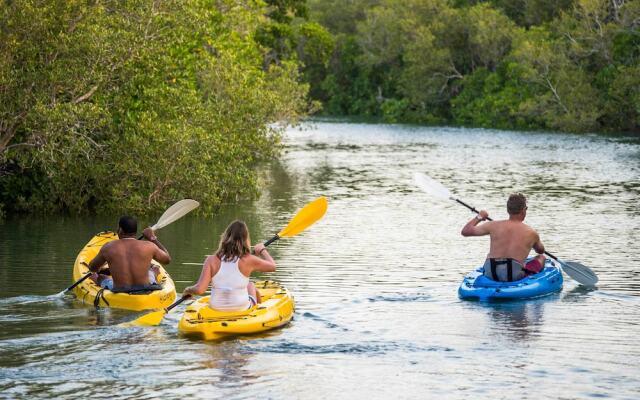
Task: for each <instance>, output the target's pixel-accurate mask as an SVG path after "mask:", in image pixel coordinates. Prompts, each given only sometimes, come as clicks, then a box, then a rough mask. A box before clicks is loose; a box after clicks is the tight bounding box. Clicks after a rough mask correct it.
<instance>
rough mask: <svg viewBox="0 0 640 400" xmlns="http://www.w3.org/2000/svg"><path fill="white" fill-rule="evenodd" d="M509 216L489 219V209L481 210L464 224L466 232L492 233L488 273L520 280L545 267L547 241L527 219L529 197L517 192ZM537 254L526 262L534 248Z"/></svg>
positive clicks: (498, 278)
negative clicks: (543, 242)
mask: <svg viewBox="0 0 640 400" xmlns="http://www.w3.org/2000/svg"><path fill="white" fill-rule="evenodd" d="M507 212H508V213H509V219H507V220H502V221H487V222H485V223H483V224H480V222H482V221H485V220H486V219H488V217H489V213H487V211H485V210H481V211H480V212H479V213H478V215H477V216H475V217H474V218H473V219H471V221H469V222H467V224H466V225H465V226H464V228H462V236H483V235H489V236H490V238H491V245H490V249H489V254H488V255H487V259H486V261H485V263H484V275H485V276H486V277H488V278H489V279H493V280H495V281H501V282H511V281H517V280H520V279H522V278H524V277H525V276H527V275H530V274H535V273H538V272H540V271H542V269H543V267H544V262H545V256H544V245H543V244H542V241H541V240H540V237H539V236H538V233H537V232H536V231H535V230H534V229H533V228H531V227H530V226H528V225H527V224H525V223H524V222H523V221H524V219H525V217H526V216H527V199H526V198H525V197H524V195H523V194H521V193H517V194H512V195H511V196H509V199H508V200H507ZM532 248H533V249H534V250H535V251H536V253H537V256H536V257H535V258H533V259H532V260H531V261H529V262H527V263H525V261H526V258H527V256H528V255H529V252H530V251H531V249H532Z"/></svg>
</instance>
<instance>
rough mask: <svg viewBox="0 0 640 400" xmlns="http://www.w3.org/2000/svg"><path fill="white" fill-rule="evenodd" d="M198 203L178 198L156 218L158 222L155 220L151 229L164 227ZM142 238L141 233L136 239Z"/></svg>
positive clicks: (193, 208) (195, 206) (194, 207)
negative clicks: (177, 200)
mask: <svg viewBox="0 0 640 400" xmlns="http://www.w3.org/2000/svg"><path fill="white" fill-rule="evenodd" d="M199 205H200V203H198V202H197V201H195V200H192V199H182V200H180V201H179V202H177V203H176V204H174V205H172V206H171V207H169V208H167V211H165V212H164V213H163V214H162V215H161V216H160V218H159V219H158V222H156V223H155V225H153V226H151V230H154V231H157V230H158V229H161V228H164V227H165V226H167V225H169V224H170V223H172V222H174V221H176V220H178V219H180V218H182V217H183V216H185V215H186V214H188V213H189V212H191V211H192V210H195V209H196V208H198V206H199ZM142 238H143V236H142V235H141V236H140V237H139V238H138V239H142Z"/></svg>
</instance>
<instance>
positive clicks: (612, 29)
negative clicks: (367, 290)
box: [0, 0, 640, 215]
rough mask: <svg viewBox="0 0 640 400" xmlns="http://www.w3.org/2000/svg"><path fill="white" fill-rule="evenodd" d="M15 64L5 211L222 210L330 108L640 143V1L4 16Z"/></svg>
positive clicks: (138, 6)
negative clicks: (290, 129)
mask: <svg viewBox="0 0 640 400" xmlns="http://www.w3.org/2000/svg"><path fill="white" fill-rule="evenodd" d="M0 52H1V54H2V57H0V215H1V214H2V212H3V209H4V210H5V211H7V212H10V213H20V212H48V211H64V212H70V213H76V214H77V213H87V212H98V213H113V212H141V211H145V210H147V211H148V210H154V209H162V208H165V207H166V206H167V205H168V204H170V203H171V202H173V201H175V200H177V199H180V198H184V197H193V198H197V199H198V200H200V201H201V202H202V204H203V207H202V208H203V209H204V211H207V212H211V211H214V210H215V209H216V207H217V206H219V205H220V204H221V203H223V202H226V201H235V200H237V199H239V198H246V197H251V196H254V195H255V194H256V193H255V188H256V185H255V181H256V174H255V167H256V165H257V164H258V163H259V162H260V161H263V160H267V159H269V158H271V157H274V156H275V155H277V153H278V149H279V139H280V134H281V132H282V129H283V126H285V125H286V124H289V123H292V122H295V121H297V120H298V119H299V118H300V117H302V116H305V115H307V114H308V113H310V112H315V111H317V110H319V108H318V107H316V106H317V105H318V104H322V106H323V110H322V111H321V112H322V113H324V114H327V115H351V116H375V117H379V118H381V119H382V120H384V121H387V122H417V123H427V124H457V125H469V126H482V127H494V128H515V129H552V130H561V131H574V132H588V131H628V132H636V133H638V132H640V1H637V0H636V1H630V0H486V1H481V0H475V1H474V0H349V1H344V0H242V1H241V0H167V1H158V0H129V1H115V0H112V1H104V2H93V1H86V0H85V1H82V0H66V1H57V0H54V1H50V0H21V1H16V0H0ZM308 98H311V99H313V100H315V101H314V102H309V100H308Z"/></svg>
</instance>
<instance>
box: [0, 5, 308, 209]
mask: <svg viewBox="0 0 640 400" xmlns="http://www.w3.org/2000/svg"><path fill="white" fill-rule="evenodd" d="M0 13H1V14H0V20H1V24H0V26H1V28H0V29H2V36H1V39H0V51H2V53H3V54H4V55H6V57H3V58H2V59H1V60H0V117H1V121H2V123H1V124H0V203H4V204H5V207H6V210H7V211H8V212H39V211H59V210H61V211H67V212H72V213H86V212H98V213H113V212H144V211H149V210H153V209H163V208H166V206H167V205H168V204H170V203H172V202H174V201H176V200H178V199H180V198H185V197H192V198H196V199H198V200H200V201H201V203H202V205H203V206H202V209H203V210H204V211H206V212H213V211H215V209H216V207H217V206H218V205H219V204H220V203H221V202H225V201H235V200H237V199H239V198H245V197H250V196H254V195H255V184H254V183H255V172H254V168H255V166H256V165H257V163H258V162H260V161H262V160H265V159H268V158H270V157H273V156H274V155H276V154H277V152H278V148H279V147H278V144H279V140H280V132H281V129H282V126H283V125H282V124H285V123H287V122H295V121H296V120H297V119H298V118H299V117H301V116H302V115H304V113H305V112H306V110H307V107H308V103H307V102H306V100H305V96H306V93H307V90H308V86H307V85H301V84H299V83H298V82H299V81H300V74H299V71H298V65H297V64H296V62H295V61H288V60H282V61H281V62H279V63H278V64H277V65H274V64H270V63H267V67H266V68H265V59H266V57H267V56H268V54H269V52H270V51H271V50H272V49H270V48H267V47H264V46H261V45H260V44H258V43H257V42H256V41H255V33H256V32H257V31H259V30H260V29H261V28H262V27H263V26H264V25H265V24H270V23H271V22H272V21H271V20H269V19H266V20H265V18H264V15H265V14H266V13H267V10H266V9H263V8H261V7H260V6H248V5H239V4H237V3H236V2H233V1H230V0H229V1H205V0H202V1H196V0H193V1H165V2H150V1H143V0H139V1H132V2H127V3H111V2H106V3H98V4H94V3H86V2H82V1H66V2H46V1H37V0H30V1H23V2H11V1H5V2H4V3H3V6H2V8H1V10H0Z"/></svg>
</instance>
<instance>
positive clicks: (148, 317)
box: [120, 310, 167, 327]
mask: <svg viewBox="0 0 640 400" xmlns="http://www.w3.org/2000/svg"><path fill="white" fill-rule="evenodd" d="M166 313H167V311H166V310H160V311H154V312H151V313H149V314H145V315H143V316H142V317H140V318H137V319H134V320H133V321H130V322H125V323H123V324H120V326H122V327H130V326H156V325H160V322H162V318H164V315H165V314H166Z"/></svg>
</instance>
